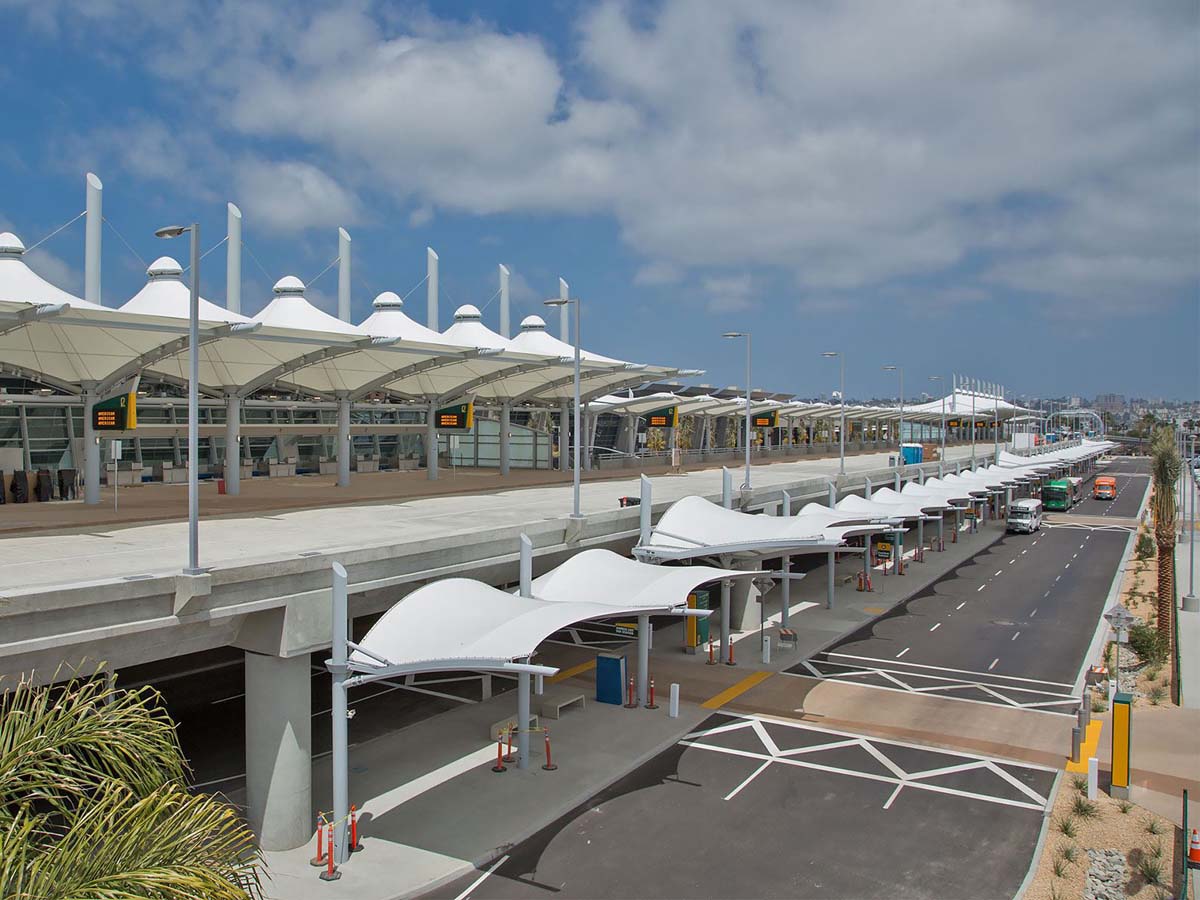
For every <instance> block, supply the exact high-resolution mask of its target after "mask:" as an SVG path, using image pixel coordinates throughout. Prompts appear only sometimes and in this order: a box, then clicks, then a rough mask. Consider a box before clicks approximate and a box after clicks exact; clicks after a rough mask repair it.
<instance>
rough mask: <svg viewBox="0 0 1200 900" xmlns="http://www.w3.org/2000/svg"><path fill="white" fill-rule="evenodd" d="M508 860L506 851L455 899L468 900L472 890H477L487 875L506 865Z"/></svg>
mask: <svg viewBox="0 0 1200 900" xmlns="http://www.w3.org/2000/svg"><path fill="white" fill-rule="evenodd" d="M507 860H508V854H507V853H505V854H504V855H503V856H502V857H500V858H499V859H498V860H496V861H495V862H494V863H492V864H491V865H490V866H488V867H487V869H486V870H485V871H484V872H483V874H482V875H480V876H479V877H478V878H476V879H475V880H474V881H472V882H471V883H470V884H469V885H468V886H467V889H466V890H465V891H463V892H462V893H461V894H459V895H458V896H457V897H455V898H454V900H467V897H469V896H471V891H473V890H475V888H477V887H479V886H480V885H481V884H483V883H484V882H485V881H487V877H488V876H489V875H491V874H492V873H493V872H495V871H496V870H497V869H498V868H500V867H501V866H502V865H504V863H505V862H506V861H507Z"/></svg>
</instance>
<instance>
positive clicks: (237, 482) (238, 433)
mask: <svg viewBox="0 0 1200 900" xmlns="http://www.w3.org/2000/svg"><path fill="white" fill-rule="evenodd" d="M241 492H242V398H241V397H239V396H238V395H237V394H226V395H225V493H226V494H233V495H234V496H237V495H238V494H240V493H241Z"/></svg>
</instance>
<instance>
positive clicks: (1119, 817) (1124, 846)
mask: <svg viewBox="0 0 1200 900" xmlns="http://www.w3.org/2000/svg"><path fill="white" fill-rule="evenodd" d="M1077 779H1083V780H1082V781H1079V780H1077ZM1086 791H1087V785H1086V777H1085V776H1082V775H1074V774H1072V773H1069V772H1068V773H1065V774H1064V775H1063V777H1062V779H1061V781H1060V782H1059V787H1058V793H1057V794H1056V795H1055V797H1054V811H1053V814H1052V816H1051V819H1050V827H1049V829H1048V831H1047V833H1046V841H1045V844H1044V845H1043V847H1042V855H1041V858H1040V859H1039V860H1038V863H1037V871H1036V873H1035V875H1034V878H1033V881H1032V882H1031V883H1030V885H1029V891H1028V893H1026V895H1025V896H1026V897H1027V898H1028V900H1055V898H1062V900H1067V898H1070V900H1079V898H1088V900H1092V898H1095V900H1126V898H1138V900H1165V898H1167V897H1174V896H1176V894H1174V893H1171V892H1172V891H1175V890H1177V887H1178V886H1177V885H1175V884H1174V883H1173V878H1174V877H1175V873H1176V871H1177V869H1178V866H1177V864H1176V862H1175V826H1174V825H1172V824H1171V823H1170V822H1168V821H1167V820H1166V819H1163V818H1162V817H1161V816H1156V815H1155V814H1154V813H1152V812H1150V811H1149V810H1146V809H1143V808H1142V807H1140V806H1138V805H1136V804H1134V803H1129V802H1126V801H1121V800H1114V799H1113V798H1112V797H1109V796H1108V795H1107V794H1105V793H1100V794H1099V795H1098V796H1097V798H1096V799H1095V800H1091V801H1089V800H1088V799H1087V796H1086ZM1089 873H1090V874H1091V878H1090V881H1089Z"/></svg>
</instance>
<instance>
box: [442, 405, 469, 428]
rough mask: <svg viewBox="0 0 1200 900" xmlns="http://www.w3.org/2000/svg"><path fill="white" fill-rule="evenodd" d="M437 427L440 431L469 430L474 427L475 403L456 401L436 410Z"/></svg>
mask: <svg viewBox="0 0 1200 900" xmlns="http://www.w3.org/2000/svg"><path fill="white" fill-rule="evenodd" d="M437 427H438V428H439V429H440V430H442V431H470V430H471V429H472V428H474V427H475V404H474V402H471V403H456V404H454V406H447V407H445V408H444V409H439V410H438V411H437Z"/></svg>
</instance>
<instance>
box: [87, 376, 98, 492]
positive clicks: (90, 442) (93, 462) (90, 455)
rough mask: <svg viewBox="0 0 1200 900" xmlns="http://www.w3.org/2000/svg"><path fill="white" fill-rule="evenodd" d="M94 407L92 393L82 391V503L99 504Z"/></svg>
mask: <svg viewBox="0 0 1200 900" xmlns="http://www.w3.org/2000/svg"><path fill="white" fill-rule="evenodd" d="M95 405H96V394H95V392H94V391H92V390H89V389H87V388H84V391H83V502H84V503H87V504H91V505H95V504H97V503H99V502H100V444H99V443H97V439H96V430H95V429H94V428H92V409H93V408H94V407H95Z"/></svg>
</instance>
